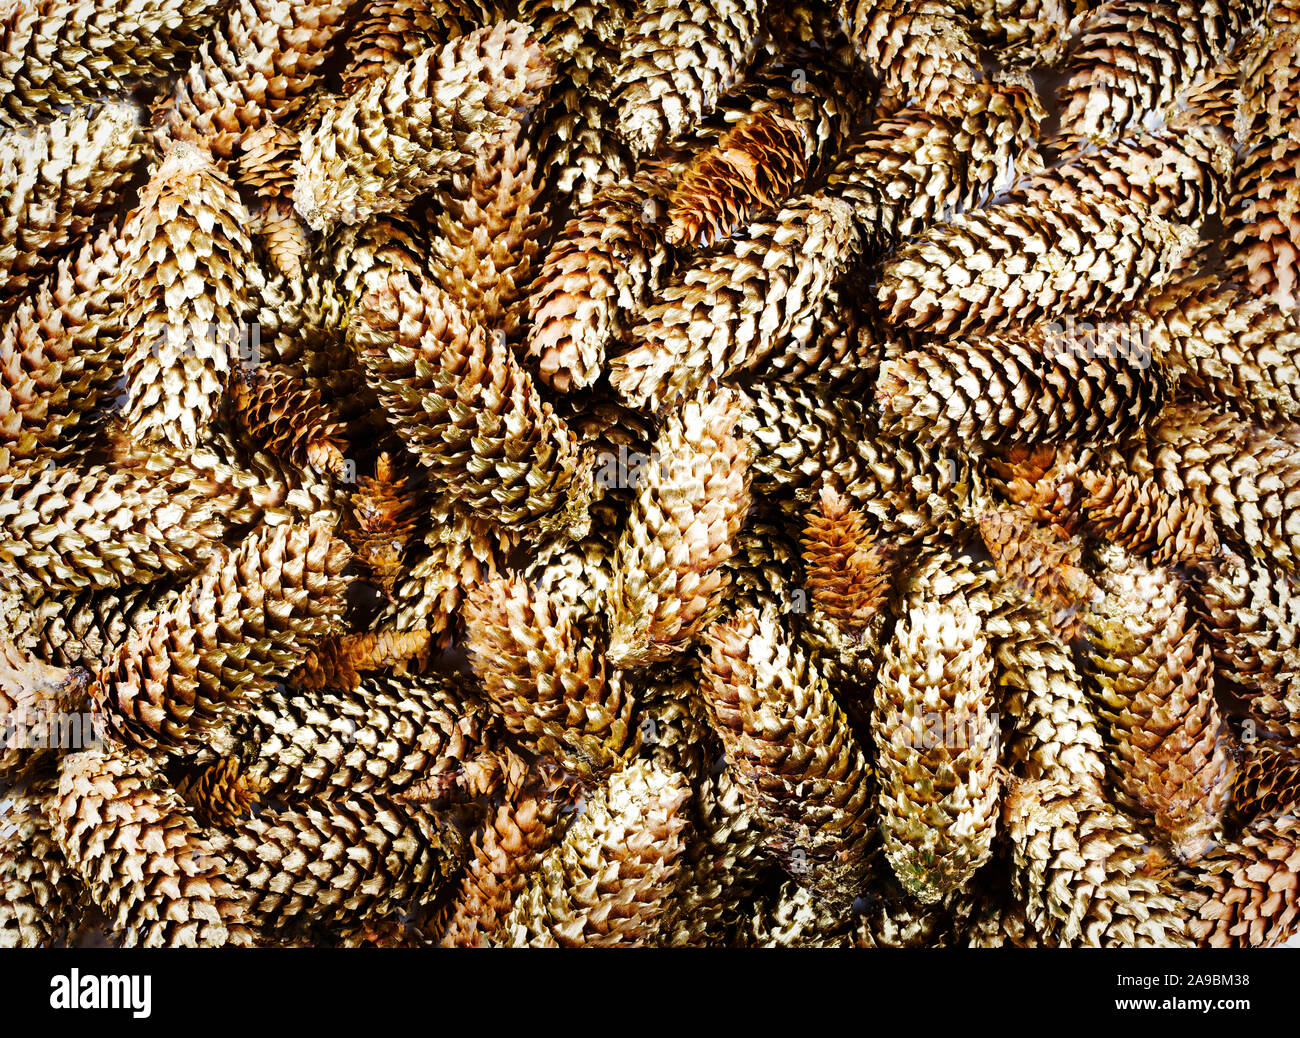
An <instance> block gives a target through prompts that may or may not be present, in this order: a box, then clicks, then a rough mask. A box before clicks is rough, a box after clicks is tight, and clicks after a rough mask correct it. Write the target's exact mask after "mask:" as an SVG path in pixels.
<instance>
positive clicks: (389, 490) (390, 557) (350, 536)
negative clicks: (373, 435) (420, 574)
mask: <svg viewBox="0 0 1300 1038" xmlns="http://www.w3.org/2000/svg"><path fill="white" fill-rule="evenodd" d="M410 482H411V480H410V477H409V476H404V475H401V474H399V472H398V468H397V462H396V461H395V460H394V459H393V457H392V456H391V455H389V454H381V455H380V456H379V458H378V459H377V460H376V462H375V474H374V475H373V476H362V477H361V478H360V479H358V480H357V490H356V493H354V494H353V495H352V500H351V501H350V502H349V513H348V518H347V520H346V522H345V523H344V525H343V527H342V529H341V530H340V536H342V537H343V539H344V540H346V541H347V542H348V546H349V547H350V548H352V551H353V553H354V554H355V555H356V558H357V561H358V562H360V563H361V565H362V566H364V567H365V568H366V569H368V570H369V571H370V573H371V575H372V576H373V577H374V578H375V581H376V583H378V585H379V587H380V589H381V590H383V591H392V589H393V584H394V582H395V581H396V580H397V578H398V577H399V576H400V575H401V573H402V571H403V565H402V554H403V552H404V551H405V550H406V545H407V543H408V542H409V541H410V540H411V537H412V535H413V534H414V533H415V529H416V524H417V516H418V510H417V500H418V499H417V498H416V497H415V495H414V493H413V491H412V490H411V489H410Z"/></svg>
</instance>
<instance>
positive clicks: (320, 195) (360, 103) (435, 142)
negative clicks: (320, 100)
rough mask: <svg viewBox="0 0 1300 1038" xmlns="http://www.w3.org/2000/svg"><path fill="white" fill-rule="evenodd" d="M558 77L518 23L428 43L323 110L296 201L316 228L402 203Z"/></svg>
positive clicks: (506, 130)
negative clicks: (441, 42) (385, 73)
mask: <svg viewBox="0 0 1300 1038" xmlns="http://www.w3.org/2000/svg"><path fill="white" fill-rule="evenodd" d="M553 78H554V69H553V66H552V64H551V62H550V61H549V60H548V59H547V58H546V56H545V55H544V54H543V53H542V50H541V47H540V46H539V45H538V44H537V42H536V40H534V39H533V38H532V37H531V36H530V35H529V34H528V31H527V28H526V27H525V26H523V25H520V24H519V23H518V22H502V23H500V24H499V25H495V26H490V27H485V28H482V29H476V30H475V31H474V32H471V33H469V34H467V35H465V36H462V37H460V38H459V39H454V40H452V41H450V42H449V43H447V44H446V45H445V46H443V47H440V48H436V47H430V48H429V49H428V50H426V51H424V52H423V53H422V54H420V55H419V56H417V57H415V58H413V59H412V60H411V61H410V62H408V63H407V64H405V65H402V66H400V67H399V68H397V69H395V70H394V71H393V72H392V73H391V74H390V75H389V76H388V77H386V78H384V79H378V80H375V81H373V82H372V83H371V84H370V85H369V86H367V87H365V88H364V89H362V90H359V91H357V92H356V93H355V94H353V95H352V96H351V97H350V98H348V99H346V100H345V101H343V102H342V103H341V104H338V105H336V106H334V107H332V108H329V109H327V110H326V112H325V113H324V115H323V117H322V119H321V120H320V122H319V123H318V124H317V125H315V126H314V127H312V128H311V130H310V131H309V132H308V133H307V134H306V135H305V136H304V138H303V142H302V153H301V155H300V156H299V158H298V161H297V162H296V163H295V165H294V170H295V185H294V200H295V203H296V204H297V207H298V211H299V212H300V213H301V214H302V216H303V219H305V220H306V221H307V223H308V224H309V225H310V226H311V227H313V228H315V229H317V230H324V229H325V228H327V227H329V226H331V225H333V224H336V223H340V222H341V223H345V224H356V223H359V222H361V221H363V220H365V219H366V218H367V217H369V216H372V215H375V214H377V213H385V212H392V211H393V210H395V209H400V208H403V207H404V206H405V205H406V204H407V203H408V202H410V201H411V200H412V199H414V198H416V197H417V196H419V195H420V194H422V193H423V192H424V191H426V190H428V189H429V188H432V187H436V186H437V185H438V184H439V183H441V182H442V181H444V180H446V179H447V177H448V176H449V175H450V174H452V173H453V172H455V171H456V170H458V169H462V168H464V167H466V166H469V165H471V164H472V163H473V161H474V157H475V156H476V155H477V154H479V153H480V152H482V151H485V150H488V151H490V150H491V149H492V148H493V146H494V145H496V144H498V143H500V141H501V140H502V138H503V137H505V136H507V135H508V134H510V133H511V132H512V131H513V129H514V127H515V125H516V122H517V119H518V116H517V115H516V114H515V113H516V111H517V110H519V109H527V108H529V107H531V106H532V105H534V104H535V103H536V102H537V100H538V98H539V96H540V93H541V91H542V90H543V89H544V88H545V87H547V86H548V85H549V84H550V83H551V81H552V80H553Z"/></svg>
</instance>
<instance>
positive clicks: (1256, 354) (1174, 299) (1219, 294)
mask: <svg viewBox="0 0 1300 1038" xmlns="http://www.w3.org/2000/svg"><path fill="white" fill-rule="evenodd" d="M1146 310H1147V312H1148V313H1149V314H1150V315H1151V316H1152V317H1153V318H1154V320H1155V322H1156V325H1155V336H1154V338H1155V343H1156V345H1157V346H1158V348H1159V349H1160V350H1161V351H1162V352H1163V353H1164V355H1165V358H1166V362H1167V364H1168V365H1169V369H1170V373H1171V374H1173V375H1176V376H1177V377H1178V378H1179V385H1180V386H1184V387H1187V388H1190V389H1191V390H1192V391H1193V392H1194V394H1195V395H1196V396H1197V397H1198V398H1199V399H1202V400H1208V401H1210V402H1212V403H1215V404H1227V405H1229V406H1231V407H1233V408H1235V409H1237V410H1239V411H1241V412H1243V413H1245V414H1249V415H1251V416H1253V417H1256V418H1258V419H1260V420H1263V421H1272V420H1274V419H1277V418H1289V419H1292V420H1294V419H1296V418H1298V417H1300V389H1298V388H1297V385H1298V384H1300V362H1298V361H1297V360H1296V358H1297V356H1300V325H1298V324H1297V322H1296V320H1295V318H1294V317H1293V316H1291V315H1288V314H1287V313H1286V312H1285V311H1284V310H1283V309H1282V308H1281V307H1280V306H1279V305H1277V304H1276V303H1275V302H1274V301H1273V300H1271V299H1267V298H1261V297H1260V296H1259V295H1257V294H1256V293H1255V292H1254V291H1253V290H1252V289H1251V288H1250V287H1247V286H1243V285H1241V284H1240V283H1237V282H1234V281H1227V282H1225V281H1224V280H1223V279H1222V278H1221V277H1220V276H1219V275H1217V274H1215V275H1206V276H1204V277H1197V278H1190V279H1186V280H1183V281H1179V282H1177V283H1175V284H1174V285H1171V286H1170V287H1169V289H1167V290H1166V291H1165V292H1162V293H1161V294H1160V295H1159V296H1157V297H1156V298H1155V299H1153V300H1151V301H1150V302H1149V303H1147V306H1146Z"/></svg>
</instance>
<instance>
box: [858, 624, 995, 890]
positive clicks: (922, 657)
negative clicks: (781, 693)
mask: <svg viewBox="0 0 1300 1038" xmlns="http://www.w3.org/2000/svg"><path fill="white" fill-rule="evenodd" d="M992 672H993V660H992V657H991V656H990V655H989V653H988V650H987V645H986V643H985V639H984V636H983V635H982V634H981V633H980V623H979V619H978V617H977V616H976V615H975V614H974V613H972V612H970V611H969V610H967V611H964V612H957V613H956V614H955V615H953V616H949V615H946V612H945V611H942V610H940V609H937V608H933V607H930V608H922V609H918V610H914V611H910V612H909V613H908V614H907V615H906V616H905V617H904V618H903V619H901V620H900V621H899V626H898V628H897V629H896V630H895V632H894V639H893V642H892V643H891V644H890V646H889V647H888V649H887V650H886V652H885V658H884V660H883V661H882V664H881V670H880V682H879V684H878V685H877V686H876V709H875V713H874V714H873V715H872V719H871V730H872V735H873V737H874V740H875V743H876V747H877V750H878V752H879V754H880V757H879V765H878V767H879V771H880V783H881V790H880V811H881V833H882V834H883V836H884V840H885V856H886V857H887V858H888V859H889V863H890V865H891V866H892V867H893V870H894V875H895V876H897V877H898V881H899V882H900V883H901V884H902V885H903V887H904V889H906V890H907V892H908V893H909V894H911V895H912V896H913V897H915V898H916V899H917V900H919V901H921V902H922V903H923V904H933V903H934V902H936V901H938V900H940V899H941V898H943V897H944V896H945V895H947V894H948V893H950V892H952V891H954V890H959V889H961V888H963V887H964V886H965V885H966V883H967V882H968V881H969V879H970V877H971V876H972V875H974V873H975V871H976V870H977V869H978V868H979V867H980V866H981V865H982V864H983V863H984V862H985V861H987V860H988V858H989V856H990V854H991V853H992V844H993V837H994V834H995V833H996V831H997V809H998V786H999V783H998V779H997V771H996V769H997V763H998V753H997V746H998V730H997V720H996V716H997V700H996V699H995V698H994V695H993V691H992V686H991V677H992Z"/></svg>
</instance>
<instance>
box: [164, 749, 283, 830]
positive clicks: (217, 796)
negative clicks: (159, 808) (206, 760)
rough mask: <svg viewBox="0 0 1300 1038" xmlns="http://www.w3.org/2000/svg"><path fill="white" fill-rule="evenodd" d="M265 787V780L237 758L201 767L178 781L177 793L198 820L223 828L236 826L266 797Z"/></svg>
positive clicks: (200, 822)
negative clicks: (263, 795)
mask: <svg viewBox="0 0 1300 1038" xmlns="http://www.w3.org/2000/svg"><path fill="white" fill-rule="evenodd" d="M265 789H266V782H265V780H264V779H263V778H262V777H261V776H259V775H255V774H253V773H252V772H250V771H249V770H248V769H247V768H245V767H244V766H243V765H242V764H241V763H240V762H239V761H238V760H236V759H235V758H233V757H227V758H224V759H222V760H219V761H215V762H213V763H212V764H208V765H205V766H204V767H201V768H197V769H195V770H193V771H191V772H189V773H188V774H185V775H182V776H181V777H180V778H179V779H178V780H177V782H176V792H177V793H179V794H180V795H181V797H182V799H184V800H185V802H186V803H187V804H188V805H189V808H190V811H191V812H193V814H194V818H195V820H196V821H197V822H198V823H199V824H200V825H205V826H209V827H211V826H217V827H221V828H225V827H228V826H232V825H236V824H237V823H238V821H239V819H240V818H242V817H243V816H244V815H246V814H248V813H249V811H250V809H251V808H252V807H253V805H254V804H256V803H257V802H258V801H259V800H261V799H262V793H263V792H264V791H265Z"/></svg>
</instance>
